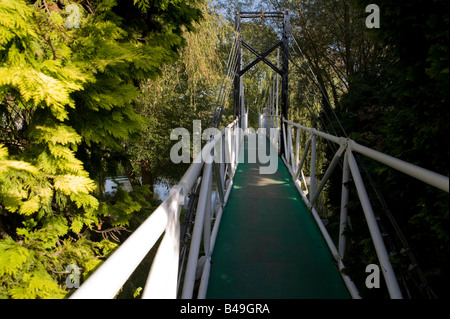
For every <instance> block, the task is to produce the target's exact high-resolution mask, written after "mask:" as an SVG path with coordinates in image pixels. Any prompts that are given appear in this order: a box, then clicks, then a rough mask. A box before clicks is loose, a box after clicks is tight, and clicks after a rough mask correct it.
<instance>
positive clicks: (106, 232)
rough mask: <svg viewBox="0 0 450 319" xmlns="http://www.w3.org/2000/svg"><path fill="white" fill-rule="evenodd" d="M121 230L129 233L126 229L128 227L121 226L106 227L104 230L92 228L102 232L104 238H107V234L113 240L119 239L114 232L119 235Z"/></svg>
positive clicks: (118, 240)
mask: <svg viewBox="0 0 450 319" xmlns="http://www.w3.org/2000/svg"><path fill="white" fill-rule="evenodd" d="M121 230H124V231H127V232H129V233H130V232H131V231H130V230H128V229H126V228H125V227H122V226H117V227H113V228H108V229H105V230H95V229H93V231H94V232H96V233H99V234H102V237H103V238H104V239H106V240H109V238H108V236H110V237H111V238H112V239H113V240H115V241H117V242H120V239H119V237H117V235H116V234H115V233H117V234H119V235H120V231H121Z"/></svg>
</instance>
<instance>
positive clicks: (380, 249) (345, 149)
mask: <svg viewBox="0 0 450 319" xmlns="http://www.w3.org/2000/svg"><path fill="white" fill-rule="evenodd" d="M295 129H297V130H296V138H295V142H296V146H295V151H296V152H295V155H294V147H293V138H292V131H293V130H295ZM301 131H303V132H304V133H306V134H309V136H308V140H307V142H306V145H305V148H304V149H303V154H302V157H301V158H300V157H299V155H300V153H299V150H300V135H301ZM282 134H283V138H284V140H285V143H284V147H285V150H284V151H285V152H284V154H286V156H285V157H283V158H282V159H283V161H284V163H285V165H286V167H287V168H288V169H289V171H290V173H291V175H292V177H293V180H294V182H295V185H296V186H297V189H298V190H299V192H300V194H301V195H302V197H303V199H304V201H305V203H306V204H307V205H308V208H309V209H310V210H311V213H312V214H313V216H314V218H315V220H316V222H317V224H318V225H319V228H320V230H321V232H322V235H323V236H324V238H325V240H326V242H327V244H328V246H329V248H330V250H331V252H332V254H333V256H334V258H335V259H336V261H337V264H338V267H339V269H340V270H342V269H343V268H344V264H343V262H342V259H343V256H344V254H345V233H344V229H345V227H346V225H347V223H348V220H347V204H348V189H347V187H346V186H345V184H346V183H347V182H348V181H349V177H350V173H351V175H352V178H353V181H354V183H355V186H356V190H357V193H358V197H359V200H360V202H361V205H362V208H363V211H364V216H365V218H366V221H367V224H368V227H369V231H370V234H371V237H372V240H373V243H374V247H375V250H376V254H377V257H378V260H379V262H380V265H381V271H382V273H383V276H384V279H385V282H386V285H387V288H388V291H389V294H390V296H391V298H402V293H401V291H400V288H399V286H398V282H397V280H396V276H395V273H394V270H393V267H392V265H391V263H390V261H389V255H388V252H387V250H386V247H385V244H384V242H383V238H382V235H381V232H380V229H379V227H378V224H377V221H376V218H375V214H374V212H373V209H372V205H371V203H370V200H369V197H368V195H367V191H366V188H365V186H364V182H363V180H362V177H361V174H360V172H359V169H358V165H357V163H356V160H355V157H354V155H353V152H357V153H360V154H362V155H365V156H367V157H369V158H371V159H374V160H376V161H378V162H380V163H383V164H385V165H387V166H390V167H392V168H394V169H396V170H399V171H401V172H403V173H405V174H408V175H410V176H412V177H414V178H417V179H418V180H421V181H423V182H425V183H427V184H429V185H432V186H435V187H437V188H439V189H441V190H443V191H445V192H447V193H448V192H449V178H448V177H446V176H443V175H441V174H438V173H435V172H432V171H430V170H427V169H424V168H421V167H418V166H416V165H413V164H410V163H407V162H405V161H402V160H400V159H397V158H394V157H392V156H389V155H386V154H384V153H381V152H378V151H375V150H373V149H370V148H368V147H365V146H362V145H360V144H358V143H356V142H355V141H353V140H351V139H347V138H343V137H336V136H333V135H330V134H327V133H324V132H321V131H318V130H316V129H313V128H309V127H305V126H302V125H300V124H297V123H293V122H291V121H288V120H286V119H284V118H283V119H282ZM317 137H321V138H324V139H326V140H328V141H331V142H334V143H336V144H337V145H339V148H338V150H337V152H336V154H335V155H334V157H333V159H332V160H331V162H330V164H329V166H328V168H327V170H326V172H325V174H324V176H323V177H322V179H321V181H320V183H318V182H317V179H316V177H315V176H316V174H315V162H316V138H317ZM309 151H311V152H310V154H311V155H310V156H311V165H310V171H311V172H310V182H309V189H308V195H309V198H307V197H306V195H305V193H304V192H303V190H302V188H301V184H300V180H301V181H302V182H303V183H304V185H305V186H306V180H305V177H304V174H303V170H302V168H303V164H304V163H305V160H306V158H307V155H308V152H309ZM341 157H343V174H342V193H341V208H340V229H339V243H338V247H339V248H336V246H335V245H334V243H333V241H332V239H331V237H330V236H329V234H328V232H327V230H326V228H325V226H324V225H323V223H322V221H321V219H320V218H319V215H318V213H317V211H316V208H315V203H316V201H317V199H318V198H319V196H320V193H321V191H322V190H323V188H324V186H325V184H326V182H327V180H328V179H329V178H330V176H331V173H332V172H333V170H334V168H335V167H336V166H337V164H338V162H339V160H340V158H341ZM341 273H342V272H341ZM343 278H344V281H345V282H346V284H347V287H348V288H349V291H350V293H351V294H352V296H353V297H354V298H358V297H359V293H358V291H357V289H356V287H355V285H354V283H353V282H352V281H351V280H350V279H349V278H348V277H347V276H346V275H343Z"/></svg>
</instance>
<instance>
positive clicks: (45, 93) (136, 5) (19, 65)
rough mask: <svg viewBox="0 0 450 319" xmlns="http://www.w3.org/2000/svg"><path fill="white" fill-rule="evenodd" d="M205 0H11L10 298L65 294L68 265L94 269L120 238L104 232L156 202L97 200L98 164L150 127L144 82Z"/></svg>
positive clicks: (5, 118)
mask: <svg viewBox="0 0 450 319" xmlns="http://www.w3.org/2000/svg"><path fill="white" fill-rule="evenodd" d="M195 3H196V1H195V0H193V1H190V2H185V1H178V0H171V1H166V2H164V3H150V2H149V1H146V0H140V1H138V0H136V1H134V2H133V3H132V2H131V1H126V0H119V1H114V0H91V1H78V2H77V3H69V2H68V1H56V0H37V1H25V0H1V1H0V39H1V40H0V102H1V104H0V125H1V126H2V130H1V133H0V144H1V145H0V236H1V239H0V255H1V258H0V295H1V296H2V297H12V298H55V297H63V296H64V295H65V294H67V292H68V290H67V287H64V283H65V278H66V277H67V276H68V275H67V271H66V266H67V265H69V264H76V265H78V266H79V267H81V269H82V271H83V276H86V275H88V273H89V272H90V271H92V270H93V269H94V268H95V267H96V266H98V265H99V264H100V263H101V261H102V258H103V257H105V256H106V255H108V253H110V251H111V250H112V249H113V248H114V247H116V244H115V243H113V242H111V241H109V240H106V239H103V238H102V237H101V236H99V235H98V234H97V233H95V230H98V231H100V230H102V227H106V226H112V227H120V226H125V225H127V224H128V223H129V220H130V218H131V216H132V215H133V214H132V213H133V212H136V211H139V209H140V208H141V207H142V205H146V203H145V201H143V198H142V196H141V193H139V191H137V193H135V194H134V195H129V194H125V193H124V192H118V195H117V196H119V197H121V198H119V200H117V201H115V202H112V203H108V202H104V201H102V199H101V197H100V199H99V198H96V197H95V196H94V191H95V189H97V187H98V184H101V182H102V181H101V178H99V176H100V175H101V174H98V175H97V174H95V172H102V171H105V167H106V166H107V165H106V164H107V161H108V159H110V158H111V157H113V156H118V157H124V156H126V154H125V152H124V151H123V146H124V143H125V141H127V140H129V139H131V138H133V137H134V136H136V135H138V134H139V132H140V130H141V129H142V125H143V124H144V123H145V122H146V120H145V119H144V118H142V117H141V116H139V115H138V114H136V113H135V112H134V110H133V103H134V101H135V100H136V99H137V97H138V96H139V95H140V90H139V85H138V82H139V81H140V80H142V79H145V78H155V77H156V76H158V75H159V74H161V71H160V68H161V66H162V65H163V64H164V63H169V62H172V61H174V60H175V59H176V58H177V57H178V49H179V48H181V47H182V46H183V45H184V43H185V41H184V39H183V33H182V29H183V28H186V29H188V30H193V25H192V23H193V22H194V21H196V20H198V19H200V17H201V13H200V11H199V10H198V9H196V8H195V7H193V6H191V4H195ZM68 8H70V9H69V10H67V9H68ZM66 10H67V11H66ZM95 181H97V182H98V183H96V182H95ZM133 196H134V197H133ZM113 230H114V229H113ZM116 230H117V228H116Z"/></svg>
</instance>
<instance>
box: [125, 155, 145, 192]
mask: <svg viewBox="0 0 450 319" xmlns="http://www.w3.org/2000/svg"><path fill="white" fill-rule="evenodd" d="M122 165H123V168H124V170H125V174H127V177H128V180H129V181H130V184H131V187H132V188H133V189H134V188H135V187H137V186H141V182H140V181H139V176H138V175H137V174H136V171H135V170H134V168H133V165H131V161H130V160H129V159H128V158H122Z"/></svg>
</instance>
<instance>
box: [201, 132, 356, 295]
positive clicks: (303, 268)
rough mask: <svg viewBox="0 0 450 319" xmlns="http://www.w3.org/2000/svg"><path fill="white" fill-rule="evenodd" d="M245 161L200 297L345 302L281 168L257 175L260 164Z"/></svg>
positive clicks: (325, 249)
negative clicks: (205, 287)
mask: <svg viewBox="0 0 450 319" xmlns="http://www.w3.org/2000/svg"><path fill="white" fill-rule="evenodd" d="M243 144H245V151H246V152H247V151H248V145H247V142H246V143H243ZM267 144H269V143H268V140H267ZM245 159H246V161H245V162H241V163H240V164H239V165H238V168H237V171H236V174H235V177H234V185H233V188H232V190H231V194H230V197H229V199H228V202H227V205H226V207H225V210H224V212H223V216H222V220H221V224H220V228H219V233H218V235H217V240H216V244H215V248H214V252H213V255H212V267H211V274H210V279H209V284H208V292H207V296H206V297H207V298H211V299H218V298H220V299H221V298H223V299H235V298H236V299H240V298H248V299H252V298H255V299H300V298H309V299H319V298H326V299H331V298H350V294H349V293H348V290H347V288H346V286H345V284H344V282H343V280H342V277H341V275H340V274H339V271H338V269H337V267H336V264H335V261H334V259H333V257H332V255H331V253H330V251H329V249H328V246H327V244H326V242H325V240H324V239H323V237H322V235H321V233H320V230H319V228H318V226H317V225H316V223H315V221H314V219H313V217H312V216H311V214H310V212H309V211H308V209H307V208H306V205H305V204H304V202H303V200H302V199H301V196H300V194H299V193H298V191H297V189H296V187H295V185H294V183H293V182H292V179H291V177H290V175H289V172H288V171H287V169H286V167H285V166H284V164H283V162H282V161H281V160H280V159H279V158H278V157H277V160H278V169H277V171H276V172H275V173H274V174H267V175H261V174H260V172H259V167H260V166H261V164H258V163H253V164H252V163H248V161H247V156H246V154H245Z"/></svg>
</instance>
